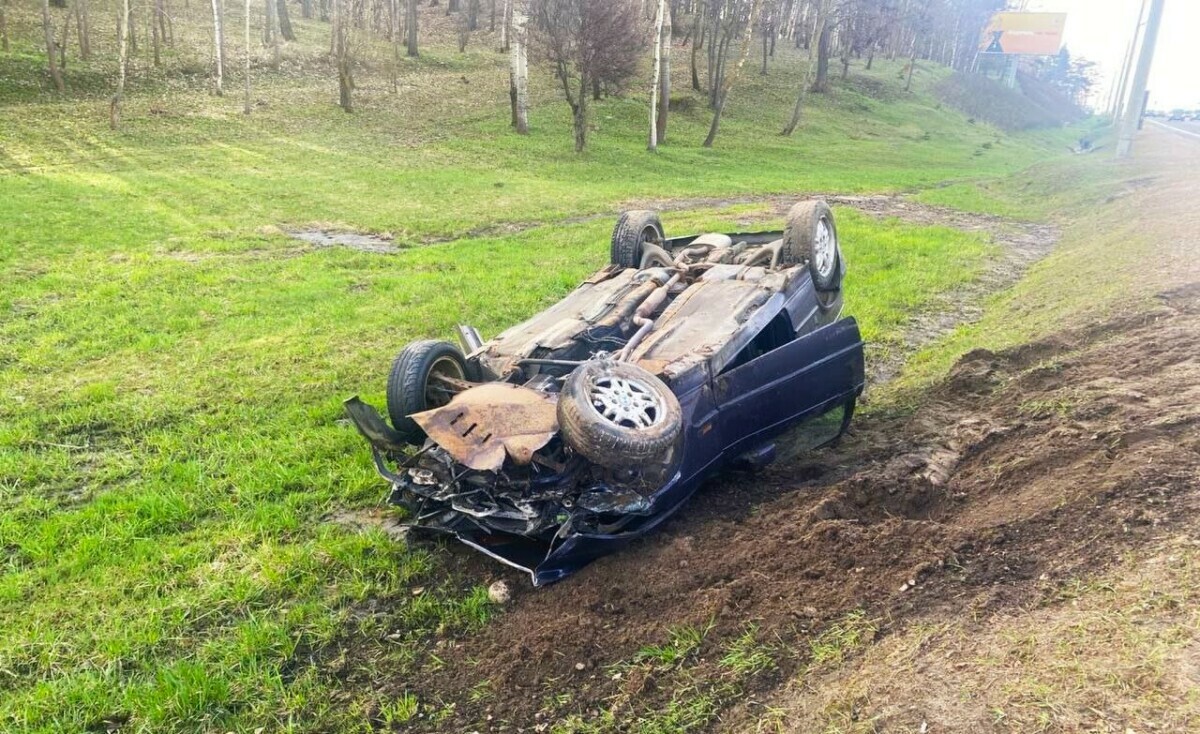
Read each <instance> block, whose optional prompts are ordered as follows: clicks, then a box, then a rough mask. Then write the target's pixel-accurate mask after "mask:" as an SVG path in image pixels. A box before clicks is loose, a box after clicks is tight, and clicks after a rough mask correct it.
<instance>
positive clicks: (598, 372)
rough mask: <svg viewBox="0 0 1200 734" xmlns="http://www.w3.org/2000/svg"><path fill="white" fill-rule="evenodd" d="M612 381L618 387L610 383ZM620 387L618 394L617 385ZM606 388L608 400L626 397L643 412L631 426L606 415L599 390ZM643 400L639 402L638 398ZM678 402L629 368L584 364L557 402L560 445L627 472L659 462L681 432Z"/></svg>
mask: <svg viewBox="0 0 1200 734" xmlns="http://www.w3.org/2000/svg"><path fill="white" fill-rule="evenodd" d="M614 380H617V381H620V382H614ZM622 384H623V385H624V387H620V388H617V387H616V386H618V385H622ZM605 386H607V389H608V391H610V392H609V393H608V394H609V396H610V398H608V399H610V400H613V401H614V402H620V395H619V394H618V395H616V396H613V393H612V392H611V391H612V390H614V389H617V390H618V392H620V391H623V390H631V391H632V392H625V395H626V396H628V397H634V398H635V403H637V402H639V401H640V402H641V404H642V407H641V408H638V409H637V410H636V411H634V412H638V413H639V417H640V418H644V419H645V421H644V423H639V422H635V421H633V420H631V419H628V418H626V417H624V416H623V415H615V416H614V415H613V414H612V413H610V414H609V415H607V416H606V415H605V413H604V412H603V410H604V409H603V407H599V406H601V405H602V401H600V400H599V398H598V395H599V393H598V392H597V388H598V387H601V388H603V387H605ZM639 395H640V396H644V397H643V398H637V397H636V396H639ZM682 415H683V414H682V411H681V410H680V407H679V399H678V398H676V397H675V394H674V393H672V392H671V390H670V388H668V387H667V386H666V385H665V384H663V381H662V380H660V379H658V378H657V377H655V376H654V375H652V374H650V373H649V372H647V371H646V370H644V369H642V368H640V367H637V366H635V365H632V364H629V363H628V362H612V361H607V360H604V361H593V362H585V363H584V364H582V365H580V366H579V367H577V368H576V369H575V371H574V372H572V373H571V374H570V375H568V376H567V379H566V382H565V383H564V384H563V388H562V392H561V393H559V396H558V426H559V430H560V431H561V432H562V437H563V440H564V441H566V443H567V445H568V446H570V447H571V448H572V449H574V450H575V451H577V452H578V453H580V454H582V455H583V456H584V457H586V458H587V459H589V460H590V461H592V462H593V463H595V464H598V465H600V466H603V467H605V468H608V469H628V468H634V467H639V466H646V465H649V464H652V463H654V462H657V461H661V460H662V459H664V458H665V457H666V454H667V453H668V452H669V451H670V450H671V447H672V446H673V445H674V444H675V440H676V439H677V438H678V437H679V432H680V429H681V428H682V426H683V417H682Z"/></svg>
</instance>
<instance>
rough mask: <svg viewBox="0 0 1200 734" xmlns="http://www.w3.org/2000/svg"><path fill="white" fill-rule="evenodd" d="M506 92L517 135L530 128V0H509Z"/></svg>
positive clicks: (523, 133) (525, 132)
mask: <svg viewBox="0 0 1200 734" xmlns="http://www.w3.org/2000/svg"><path fill="white" fill-rule="evenodd" d="M510 4H511V7H510V11H511V14H512V27H511V28H510V29H509V33H508V41H509V56H508V94H509V101H510V102H511V104H512V125H513V128H515V129H516V131H517V134H518V135H525V134H527V133H528V132H529V0H510Z"/></svg>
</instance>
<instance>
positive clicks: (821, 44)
mask: <svg viewBox="0 0 1200 734" xmlns="http://www.w3.org/2000/svg"><path fill="white" fill-rule="evenodd" d="M832 30H833V29H832V28H830V27H829V24H825V25H824V26H823V27H822V28H821V35H819V36H817V78H816V79H815V80H813V83H812V90H811V91H813V92H816V93H817V94H821V93H822V92H828V91H829V36H830V33H831V32H832Z"/></svg>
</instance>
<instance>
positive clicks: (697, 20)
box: [692, 5, 705, 92]
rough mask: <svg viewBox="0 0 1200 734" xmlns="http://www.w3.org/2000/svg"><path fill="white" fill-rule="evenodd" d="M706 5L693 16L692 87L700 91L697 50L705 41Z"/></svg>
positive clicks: (700, 7)
mask: <svg viewBox="0 0 1200 734" xmlns="http://www.w3.org/2000/svg"><path fill="white" fill-rule="evenodd" d="M703 8H704V6H702V5H701V6H699V7H697V8H696V10H695V16H694V17H693V18H692V89H694V90H696V91H697V92H699V91H700V73H699V71H698V70H697V69H696V52H697V51H699V50H700V46H701V45H702V44H703V43H704V15H705V9H703Z"/></svg>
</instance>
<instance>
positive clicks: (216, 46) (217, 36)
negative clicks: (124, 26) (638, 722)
mask: <svg viewBox="0 0 1200 734" xmlns="http://www.w3.org/2000/svg"><path fill="white" fill-rule="evenodd" d="M126 1H128V0H126ZM212 11H213V56H214V57H215V60H216V71H215V73H214V74H213V94H215V95H217V96H218V97H220V96H221V95H223V94H225V31H224V30H223V29H222V28H221V0H212ZM126 17H128V13H126Z"/></svg>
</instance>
